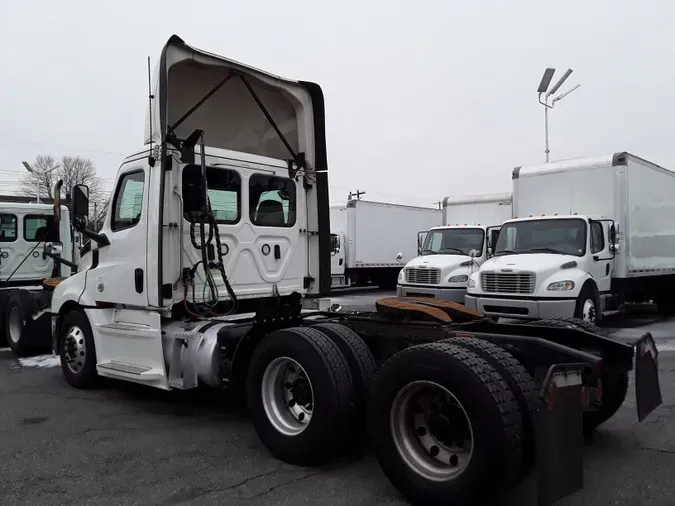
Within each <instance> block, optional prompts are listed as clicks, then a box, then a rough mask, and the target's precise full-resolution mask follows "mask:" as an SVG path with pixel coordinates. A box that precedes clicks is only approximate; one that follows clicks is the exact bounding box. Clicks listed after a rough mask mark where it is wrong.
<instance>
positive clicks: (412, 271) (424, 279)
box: [405, 268, 441, 285]
mask: <svg viewBox="0 0 675 506" xmlns="http://www.w3.org/2000/svg"><path fill="white" fill-rule="evenodd" d="M405 281H406V283H417V284H420V285H437V284H438V283H440V282H441V270H440V269H416V268H408V269H406V270H405Z"/></svg>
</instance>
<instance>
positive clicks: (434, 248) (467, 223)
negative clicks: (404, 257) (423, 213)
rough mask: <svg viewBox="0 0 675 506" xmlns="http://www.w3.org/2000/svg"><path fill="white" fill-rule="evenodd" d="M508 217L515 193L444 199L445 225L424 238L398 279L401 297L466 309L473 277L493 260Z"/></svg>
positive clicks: (436, 228)
mask: <svg viewBox="0 0 675 506" xmlns="http://www.w3.org/2000/svg"><path fill="white" fill-rule="evenodd" d="M510 218H512V214H511V193H496V194H490V195H470V196H465V197H458V198H452V197H446V198H445V199H443V224H444V225H443V226H441V227H435V228H433V229H431V230H430V231H429V232H427V233H426V234H424V238H422V237H421V238H420V239H421V242H420V250H419V256H417V257H416V258H414V259H413V260H411V261H410V262H408V263H407V264H406V266H405V268H404V269H403V270H402V271H401V273H400V274H399V279H398V286H397V288H396V291H397V294H398V295H399V296H403V297H431V298H436V299H443V300H449V301H453V302H459V303H462V304H463V303H464V294H465V293H466V283H467V280H468V279H469V276H470V275H471V274H472V273H473V271H474V270H477V269H478V267H480V265H481V264H482V263H483V262H484V261H485V260H486V259H488V258H489V257H490V255H491V250H492V248H493V246H494V244H495V243H496V241H497V237H499V228H500V226H501V224H502V223H503V222H504V221H506V220H508V219H510ZM422 239H423V240H422Z"/></svg>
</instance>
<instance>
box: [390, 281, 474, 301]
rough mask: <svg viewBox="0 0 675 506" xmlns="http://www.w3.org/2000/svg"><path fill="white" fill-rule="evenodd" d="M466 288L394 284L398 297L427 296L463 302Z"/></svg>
mask: <svg viewBox="0 0 675 506" xmlns="http://www.w3.org/2000/svg"><path fill="white" fill-rule="evenodd" d="M465 294H466V288H433V287H429V286H412V285H396V295H397V296H398V297H429V298H432V299H440V300H447V301H450V302H458V303H460V304H464V295H465Z"/></svg>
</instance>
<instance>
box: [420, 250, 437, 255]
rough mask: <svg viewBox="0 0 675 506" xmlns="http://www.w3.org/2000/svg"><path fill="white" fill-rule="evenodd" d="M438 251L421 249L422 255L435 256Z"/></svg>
mask: <svg viewBox="0 0 675 506" xmlns="http://www.w3.org/2000/svg"><path fill="white" fill-rule="evenodd" d="M437 254H438V251H431V250H430V249H423V250H422V255H437Z"/></svg>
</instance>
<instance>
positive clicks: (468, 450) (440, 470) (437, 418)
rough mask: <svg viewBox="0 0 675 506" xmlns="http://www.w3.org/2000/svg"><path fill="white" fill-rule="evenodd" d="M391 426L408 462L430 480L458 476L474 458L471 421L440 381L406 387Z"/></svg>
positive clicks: (395, 406)
mask: <svg viewBox="0 0 675 506" xmlns="http://www.w3.org/2000/svg"><path fill="white" fill-rule="evenodd" d="M389 427H390V430H391V434H392V437H393V440H394V445H395V446H396V449H397V450H398V452H399V454H400V455H401V457H402V458H403V460H404V461H405V463H406V464H407V465H408V467H410V469H412V470H413V471H415V472H416V473H417V474H419V475H420V476H422V477H423V478H425V479H427V480H431V481H437V482H442V481H451V480H454V479H456V478H457V477H458V476H459V475H461V474H462V473H463V472H464V471H465V470H466V468H467V466H468V465H469V462H471V457H472V456H473V428H472V427H471V421H470V420H469V417H468V416H467V414H466V411H465V409H464V407H463V406H462V404H461V403H460V402H459V400H457V398H456V397H455V396H454V395H453V394H452V393H451V392H450V391H449V390H448V389H446V388H444V387H442V386H441V385H439V384H437V383H433V382H431V381H415V382H413V383H409V384H408V385H406V386H405V387H403V388H402V389H401V390H400V391H399V393H398V394H397V395H396V398H395V399H394V402H393V403H392V406H391V410H390V417H389Z"/></svg>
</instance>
